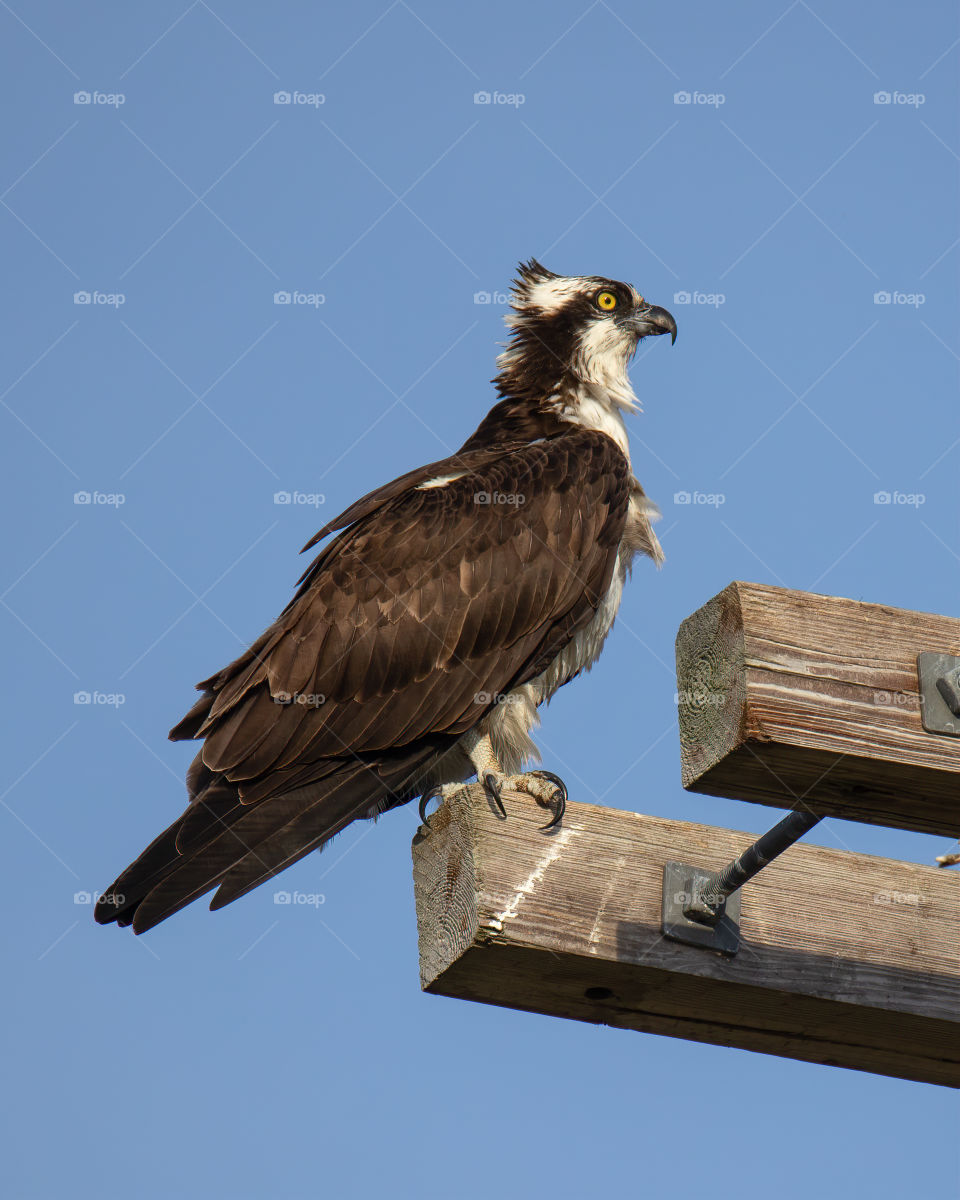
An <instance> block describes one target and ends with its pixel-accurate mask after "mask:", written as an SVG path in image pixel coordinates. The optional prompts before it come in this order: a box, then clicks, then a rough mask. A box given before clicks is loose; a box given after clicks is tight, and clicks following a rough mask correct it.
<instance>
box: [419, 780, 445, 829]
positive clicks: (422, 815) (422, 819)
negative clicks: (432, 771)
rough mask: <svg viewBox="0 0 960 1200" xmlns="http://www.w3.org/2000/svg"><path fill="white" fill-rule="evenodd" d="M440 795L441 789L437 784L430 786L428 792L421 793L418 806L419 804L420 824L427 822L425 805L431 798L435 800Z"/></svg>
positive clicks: (441, 793)
mask: <svg viewBox="0 0 960 1200" xmlns="http://www.w3.org/2000/svg"><path fill="white" fill-rule="evenodd" d="M442 795H443V789H442V788H441V787H440V785H439V784H438V785H437V786H436V787H432V788H431V789H430V790H429V791H428V792H424V793H423V795H422V796H421V797H420V806H419V810H418V811H419V813H420V824H421V825H426V823H427V805H428V804H429V803H430V801H431V800H435V799H436V798H437V796H442Z"/></svg>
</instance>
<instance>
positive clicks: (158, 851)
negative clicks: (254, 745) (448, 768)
mask: <svg viewBox="0 0 960 1200" xmlns="http://www.w3.org/2000/svg"><path fill="white" fill-rule="evenodd" d="M439 751H440V748H439V747H438V746H436V745H430V744H427V745H424V744H422V743H421V744H420V746H419V747H417V749H415V750H414V749H412V748H411V749H409V750H408V752H407V753H401V754H392V755H390V756H389V757H388V758H387V759H385V760H381V761H378V762H364V761H361V760H360V759H348V760H343V759H341V760H339V761H334V760H330V761H328V762H326V763H324V764H315V765H314V767H313V775H314V778H313V779H311V780H309V781H307V780H303V781H302V782H301V781H300V780H298V781H297V782H298V783H300V786H293V787H291V788H290V790H288V791H284V792H283V793H282V794H280V795H276V794H274V795H271V796H268V797H265V798H263V799H259V800H255V801H253V802H252V803H251V802H249V801H248V800H247V798H246V797H244V798H243V800H241V796H240V791H239V787H238V785H237V784H236V783H231V782H230V781H228V780H227V779H226V778H225V777H224V776H222V775H220V776H218V775H216V774H214V773H211V772H209V771H207V770H206V768H203V767H202V765H201V766H200V767H197V766H196V764H195V766H194V768H192V769H191V779H192V781H193V785H195V787H196V790H197V794H196V795H195V798H194V800H193V802H192V803H191V805H190V806H189V807H188V808H187V810H186V811H185V812H184V813H182V814H181V815H180V816H179V817H178V818H177V820H176V821H174V822H173V824H172V825H171V826H170V827H169V828H168V829H166V830H164V832H163V833H161V834H160V836H159V837H158V838H156V839H154V841H153V842H151V843H150V845H149V846H148V847H147V848H146V850H144V852H143V853H142V854H141V855H140V857H139V858H138V859H137V860H136V861H135V862H133V863H132V864H131V865H130V866H129V867H127V869H126V870H125V871H124V872H123V873H122V874H121V875H120V876H119V878H118V879H117V880H116V882H115V883H114V884H113V886H112V887H111V889H110V890H109V892H107V893H105V894H104V895H103V896H101V897H100V898H99V900H98V902H97V905H96V909H95V912H94V916H95V918H96V920H97V921H98V922H99V923H100V924H109V923H110V922H111V921H116V922H117V924H118V925H131V924H132V925H133V930H134V932H135V933H143V932H144V931H145V930H147V929H152V928H153V926H154V925H157V924H159V922H161V921H164V920H166V918H167V917H169V916H172V915H173V914H174V913H175V912H178V911H179V910H180V909H181V908H183V907H184V906H185V905H187V904H189V903H190V902H191V901H193V900H196V899H197V898H198V897H199V896H201V895H203V894H204V893H205V892H208V891H210V890H211V889H212V888H214V887H217V886H218V885H219V890H218V892H217V894H216V896H215V897H214V899H213V902H212V903H211V905H210V907H211V908H222V907H223V906H224V905H226V904H229V903H231V902H232V901H233V900H236V899H238V898H239V897H240V896H242V895H245V894H246V893H247V892H249V891H251V890H252V889H253V888H255V887H257V886H258V885H259V884H261V883H263V882H265V881H266V880H267V879H269V878H271V877H272V876H273V875H276V874H277V873H278V872H279V871H282V870H284V869H285V868H286V867H288V866H291V865H292V864H293V863H294V862H297V861H298V860H299V859H300V858H302V857H304V855H306V854H309V853H310V852H311V851H312V850H315V849H317V848H318V847H322V846H323V845H324V844H325V843H326V842H328V841H329V840H330V839H331V838H332V837H334V836H335V835H336V834H337V833H339V832H340V831H341V830H342V829H344V828H346V826H347V825H349V824H350V823H351V822H352V821H354V820H356V819H357V818H359V817H366V816H371V815H375V814H376V813H378V812H380V811H383V810H384V809H386V808H390V807H393V806H395V805H396V804H400V803H403V802H405V801H407V800H409V799H411V798H412V797H413V796H414V795H416V794H417V790H416V788H417V780H419V779H422V778H423V777H424V776H425V774H427V773H428V772H429V771H430V770H431V769H432V767H433V766H434V765H435V764H436V761H437V759H438V757H439ZM318 773H319V774H320V777H319V778H317V777H316V776H317V775H318ZM304 774H306V772H304ZM291 783H292V780H291ZM191 790H194V788H193V787H192V789H191Z"/></svg>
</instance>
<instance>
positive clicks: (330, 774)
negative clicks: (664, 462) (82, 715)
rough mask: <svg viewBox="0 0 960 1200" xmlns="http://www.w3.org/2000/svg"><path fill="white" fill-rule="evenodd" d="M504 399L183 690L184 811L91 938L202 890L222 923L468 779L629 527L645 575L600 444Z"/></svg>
mask: <svg viewBox="0 0 960 1200" xmlns="http://www.w3.org/2000/svg"><path fill="white" fill-rule="evenodd" d="M527 269H530V268H527ZM540 270H541V271H542V268H540ZM543 277H544V278H557V277H554V276H549V273H546V272H545V273H544V276H543ZM601 282H602V281H601ZM519 286H520V287H522V286H523V284H522V282H521V284H520V285H519ZM617 286H618V287H624V286H625V285H617ZM658 311H662V310H658ZM568 324H569V322H568ZM541 357H542V355H541ZM561 366H562V364H561V363H560V360H559V359H558V364H557V365H556V370H555V374H556V375H557V378H558V379H561V378H562V375H563V372H562V370H561V369H560V368H561ZM498 382H499V381H498ZM501 391H504V392H505V399H504V400H502V401H501V402H500V404H498V405H497V406H496V407H495V408H494V409H493V410H492V412H491V413H490V414H489V415H488V417H487V418H485V420H484V422H483V423H482V424H481V425H480V427H479V428H478V430H477V431H476V432H475V433H474V434H473V435H472V436H471V437H470V438H469V439H468V440H467V442H466V443H465V444H464V446H463V447H462V449H461V450H460V451H459V452H458V453H457V454H455V455H453V456H451V457H450V458H448V459H445V460H443V461H441V462H436V463H431V464H429V465H428V466H426V467H422V468H420V469H419V470H417V471H412V472H409V473H408V474H406V475H404V476H402V477H401V478H399V479H397V480H395V481H394V482H393V483H390V484H388V485H386V486H385V487H382V488H379V489H377V490H376V491H374V492H371V493H370V494H369V495H368V496H365V497H363V498H362V499H361V500H359V501H357V502H356V503H355V504H353V505H351V506H350V507H349V508H348V509H346V511H345V512H344V513H343V514H341V516H340V517H338V518H337V519H336V520H335V521H331V522H330V523H329V524H328V525H326V526H325V527H324V528H323V529H322V530H320V531H319V533H318V534H317V535H316V536H315V537H314V538H313V539H312V540H311V541H310V543H308V547H306V548H310V547H312V546H314V545H315V544H316V543H317V542H319V541H320V540H321V539H323V538H324V537H326V536H327V535H329V534H331V533H337V531H339V532H338V535H337V536H336V537H335V538H334V539H333V540H332V541H330V542H329V543H328V544H327V545H326V546H325V547H324V548H323V549H322V550H321V551H320V553H319V554H318V555H317V557H316V558H315V559H314V561H313V562H312V564H311V565H310V567H309V568H308V569H307V570H306V572H305V573H304V575H303V576H302V578H301V580H300V586H299V590H298V591H297V593H296V595H295V596H294V598H293V599H292V600H291V602H290V603H289V604H288V605H287V607H286V608H285V609H284V611H283V613H282V614H281V615H280V617H279V618H278V619H277V620H276V621H275V622H274V623H273V625H271V626H270V628H269V629H267V630H266V631H265V633H263V634H262V635H261V637H259V638H258V639H257V640H256V642H255V643H254V644H253V645H252V646H251V647H250V649H249V650H248V651H246V653H245V654H243V655H241V656H240V657H239V658H238V659H236V660H235V661H234V662H232V663H231V664H230V665H229V666H227V667H225V668H224V669H223V670H222V671H219V672H217V673H216V674H215V675H213V676H211V677H210V678H209V679H207V680H204V681H203V682H202V683H201V684H198V688H199V689H200V690H201V692H202V695H201V697H200V699H199V700H198V701H197V703H196V704H195V705H194V707H193V708H192V709H191V710H190V712H189V713H188V714H187V715H186V716H185V717H184V718H183V720H182V721H181V722H180V723H179V724H178V725H177V726H175V727H174V729H173V730H172V731H171V733H170V737H171V738H173V739H175V740H180V739H203V746H202V748H201V751H200V753H199V754H198V755H197V758H196V759H195V761H194V763H193V765H192V767H191V768H190V771H189V773H188V777H187V783H188V791H189V795H190V805H189V807H188V808H187V810H186V812H185V813H184V814H183V815H182V816H181V817H179V818H178V819H177V820H176V821H175V822H174V823H173V825H171V826H170V828H169V829H167V830H166V831H165V832H164V833H162V834H161V835H160V836H159V837H158V838H157V839H156V840H155V841H154V842H153V843H152V844H151V845H150V846H149V847H148V848H147V849H146V850H145V851H144V852H143V854H142V855H141V856H140V857H139V858H138V859H137V860H136V862H134V863H133V864H132V865H131V866H130V867H128V868H127V870H126V871H124V872H123V874H121V875H120V877H119V878H118V879H117V880H116V882H115V883H114V884H113V886H112V887H111V888H110V889H109V890H108V892H107V893H106V894H105V895H104V896H103V897H101V900H100V902H99V903H98V905H97V908H96V918H97V920H98V921H101V922H109V921H114V920H116V921H117V922H118V923H119V924H121V925H126V924H131V923H132V925H133V928H134V930H135V931H136V932H142V931H143V930H145V929H149V928H151V927H152V926H153V925H155V924H156V923H157V922H159V921H162V920H164V919H165V918H166V917H168V916H170V915H171V914H172V913H174V912H176V911H177V910H178V909H179V908H182V907H183V906H184V905H185V904H187V903H189V902H190V901H191V900H193V899H195V898H196V897H198V896H200V895H202V894H203V893H204V892H207V891H209V890H210V889H212V888H214V887H217V888H218V891H217V893H216V896H215V897H214V900H213V902H212V904H211V907H212V908H219V907H221V906H222V905H223V904H226V903H229V902H230V901H231V900H234V899H236V898H237V897H238V896H240V895H243V894H244V893H245V892H247V891H249V890H250V889H251V888H253V887H256V886H257V885H258V884H259V883H262V882H263V881H264V880H265V879H268V878H270V877H271V876H272V875H273V874H275V873H276V872H277V871H279V870H281V869H283V868H284V867H286V866H289V865H290V864H291V863H293V862H295V861H297V859H299V858H301V857H302V856H303V855H304V854H306V853H309V852H310V851H311V850H312V849H315V848H316V847H318V846H321V845H323V844H324V843H325V842H326V841H328V840H329V839H330V838H331V837H333V836H334V835H335V834H336V833H337V832H339V831H340V830H341V829H343V828H344V827H345V826H346V825H347V824H349V823H350V822H351V821H352V820H354V819H356V818H357V817H361V816H370V815H375V814H376V813H378V812H382V811H384V810H386V809H388V808H392V807H394V806H396V805H398V804H403V803H405V802H406V801H408V800H410V799H412V798H413V797H415V796H418V795H420V794H421V793H422V792H423V791H424V790H425V788H426V787H427V786H428V785H431V784H433V783H436V782H438V781H439V782H447V781H450V780H456V779H462V778H465V777H466V774H467V773H469V771H470V769H471V768H470V765H469V763H468V762H467V760H466V759H465V758H464V754H463V751H462V750H461V749H460V748H459V747H458V743H459V742H460V739H461V738H462V737H463V736H464V735H465V734H468V733H469V732H470V731H474V730H476V729H478V728H481V727H483V722H484V720H485V719H486V718H488V717H489V715H490V713H491V709H492V707H493V705H494V703H495V700H496V698H498V697H502V696H504V695H508V694H510V693H511V692H514V691H515V689H517V688H521V687H522V686H523V685H525V684H529V683H530V682H531V681H537V680H538V679H541V678H543V677H544V673H545V672H548V671H549V670H550V669H551V664H555V663H557V662H558V661H559V659H558V656H560V655H561V654H562V652H563V651H564V650H565V648H566V647H568V646H570V645H571V643H572V641H573V639H575V638H576V637H577V635H578V634H581V633H583V631H585V630H588V629H589V628H590V627H591V622H594V620H595V617H596V615H597V613H598V611H599V610H600V609H601V605H602V603H603V601H604V598H605V597H606V596H607V595H608V592H609V591H610V589H611V587H612V585H613V583H614V575H615V571H616V570H617V569H618V563H619V562H620V561H621V560H620V559H619V558H618V554H619V552H620V547H621V543H622V542H623V541H624V538H625V532H626V531H627V526H628V515H629V514H628V510H629V513H632V514H633V517H632V518H631V521H630V525H631V529H632V534H631V536H632V537H633V539H634V541H636V542H637V546H639V548H641V549H647V550H648V552H649V553H651V554H653V553H654V550H653V549H652V548H651V547H652V546H655V545H656V539H655V538H654V537H653V534H652V531H651V530H650V529H649V523H648V522H647V519H646V510H645V509H643V507H642V506H640V507H639V508H638V507H637V493H638V492H639V495H640V497H642V492H640V491H639V485H638V484H637V483H636V481H635V480H634V479H633V477H632V474H631V471H630V464H629V460H628V458H627V456H626V454H625V453H624V450H623V448H622V447H621V446H620V445H618V444H617V441H616V440H615V439H614V438H612V437H611V436H609V435H608V433H607V432H606V431H600V430H598V429H595V428H590V427H587V426H586V425H584V424H578V423H576V422H574V421H570V420H568V419H562V418H560V417H559V416H558V415H557V411H556V404H555V403H551V400H552V401H556V396H552V394H551V392H550V390H549V389H546V390H545V394H544V395H543V396H541V398H540V401H539V402H537V403H534V402H532V401H531V399H530V398H529V396H523V397H516V396H511V395H510V394H509V386H508V385H507V387H506V389H505V388H504V387H503V386H501ZM436 481H439V482H436ZM631 505H633V506H634V507H631ZM638 522H639V523H638ZM648 535H649V536H648ZM645 538H646V539H647V541H646V542H645V541H644V539H645ZM638 539H639V540H638ZM649 539H652V542H651V541H650V540H649ZM637 546H632V548H631V553H632V551H633V550H634V549H636V548H637ZM656 550H657V552H659V547H656ZM611 620H612V616H611ZM600 641H601V642H602V635H601V637H600ZM591 661H592V660H591ZM579 669H580V667H579V666H578V665H576V664H575V669H574V670H573V673H576V670H579ZM555 673H556V672H555ZM567 673H568V674H569V672H567ZM565 681H566V680H565V679H563V678H560V679H559V682H555V683H554V684H553V685H552V686H553V687H555V686H559V683H562V682H565ZM548 690H549V689H548ZM544 698H546V695H545V696H544ZM538 702H539V700H538ZM465 764H466V767H465Z"/></svg>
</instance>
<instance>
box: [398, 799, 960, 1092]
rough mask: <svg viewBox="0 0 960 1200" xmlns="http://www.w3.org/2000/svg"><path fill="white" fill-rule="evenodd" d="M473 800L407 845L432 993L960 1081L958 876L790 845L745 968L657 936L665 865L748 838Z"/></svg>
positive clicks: (771, 880)
mask: <svg viewBox="0 0 960 1200" xmlns="http://www.w3.org/2000/svg"><path fill="white" fill-rule="evenodd" d="M507 812H508V814H509V818H508V819H507V820H506V821H504V820H503V819H501V818H500V817H499V816H498V815H497V814H496V813H495V812H494V811H493V810H492V808H491V805H490V803H489V801H488V799H487V797H486V796H485V794H484V792H483V790H482V789H481V788H479V787H477V786H476V785H473V786H471V787H469V788H464V789H463V790H462V791H460V792H458V793H457V794H456V795H455V796H454V797H452V799H449V800H447V801H446V802H445V803H444V804H443V805H442V806H441V807H440V808H439V809H438V810H437V812H436V813H434V814H433V815H432V816H431V817H430V820H429V829H424V828H421V830H420V832H419V833H418V835H417V837H416V838H415V840H414V845H413V865H414V883H415V890H416V903H417V919H418V925H419V935H420V971H421V982H422V986H423V987H424V989H425V990H426V991H429V992H435V993H438V994H441V995H444V996H455V997H459V998H461V999H465V1000H479V1001H482V1002H484V1003H488V1004H499V1005H504V1006H506V1007H508V1008H519V1009H526V1010H528V1011H531V1012H539V1013H546V1014H549V1015H551V1016H558V1017H570V1018H574V1019H576V1020H580V1021H592V1022H595V1023H598V1024H606V1025H615V1026H619V1027H621V1028H624V1029H637V1030H642V1031H644V1032H647V1033H659V1034H666V1035H668V1036H671V1037H683V1038H690V1039H693V1040H694V1041H701V1042H714V1043H717V1044H719V1045H724V1046H737V1047H740V1048H742V1049H747V1050H759V1051H763V1052H764V1053H768V1054H778V1055H783V1056H786V1057H789V1058H798V1059H804V1060H807V1061H809V1062H818V1063H830V1064H832V1065H835V1066H843V1067H854V1068H857V1069H859V1070H864V1071H873V1072H876V1073H878V1074H881V1075H894V1076H899V1077H901V1078H904V1079H915V1080H922V1081H926V1082H929V1083H940V1084H949V1085H951V1086H955V1087H956V1086H960V961H958V953H957V947H958V945H960V877H958V876H957V875H956V874H953V873H951V872H947V871H942V870H938V869H937V868H936V867H919V866H914V865H912V864H910V863H902V862H895V861H892V860H890V859H884V858H873V857H868V856H866V855H860V854H850V853H846V852H841V851H838V850H829V849H825V848H823V847H820V846H808V845H803V844H798V845H796V846H794V847H792V848H791V849H789V850H787V851H786V852H785V854H784V855H783V856H782V857H781V858H778V859H777V860H775V861H774V862H773V863H771V864H770V866H768V867H767V868H765V870H763V871H762V872H761V873H760V875H759V876H758V877H757V878H756V880H754V881H752V882H750V883H749V884H747V885H746V887H745V888H744V889H743V892H742V918H741V932H742V939H743V941H742V946H741V949H740V952H739V954H737V956H736V957H735V958H727V957H723V956H721V955H719V954H717V953H715V952H713V951H710V950H703V949H698V948H696V947H693V946H686V945H681V944H680V943H677V942H672V941H669V940H667V939H665V938H664V937H663V935H662V933H661V898H662V877H663V867H664V864H665V863H666V862H667V861H668V860H671V859H672V860H679V861H681V862H684V863H690V864H693V865H702V866H706V867H709V868H711V869H716V868H718V867H720V866H722V865H723V864H724V863H725V862H726V861H727V860H728V859H730V858H732V857H733V856H734V855H735V854H736V853H737V852H739V851H740V850H742V849H743V848H744V847H745V846H746V845H747V844H748V843H749V842H750V841H752V840H753V835H751V834H745V833H736V832H734V831H732V830H728V829H714V828H711V827H710V826H705V825H691V824H686V823H684V822H679V821H667V820H663V819H661V818H658V817H649V816H641V815H639V814H637V813H631V812H620V811H618V810H616V809H608V808H600V807H598V806H593V805H584V804H570V805H568V807H567V814H566V816H565V817H564V820H563V826H562V828H561V829H560V831H559V832H557V833H554V834H545V833H542V832H541V831H540V830H539V828H538V827H539V825H541V824H542V823H543V820H544V812H543V810H542V809H540V808H538V807H537V806H536V805H535V804H534V803H533V802H532V801H531V800H530V799H529V797H526V798H522V797H514V798H511V797H509V796H508V797H507Z"/></svg>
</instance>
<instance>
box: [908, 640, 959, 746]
mask: <svg viewBox="0 0 960 1200" xmlns="http://www.w3.org/2000/svg"><path fill="white" fill-rule="evenodd" d="M958 667H960V657H958V656H957V655H956V654H932V653H926V652H925V653H923V654H918V655H917V674H918V676H919V678H920V718H921V720H922V721H923V727H924V729H925V730H926V731H927V733H946V734H950V735H951V736H952V737H960V716H957V715H956V714H955V713H952V712H951V711H950V707H949V705H948V704H947V701H946V699H945V698H944V697H943V695H942V694H941V692H940V689H939V688H938V687H937V683H938V682H939V681H940V680H941V679H944V678H945V677H946V676H948V675H949V674H950V673H951V672H952V671H956V669H957V668H958Z"/></svg>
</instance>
